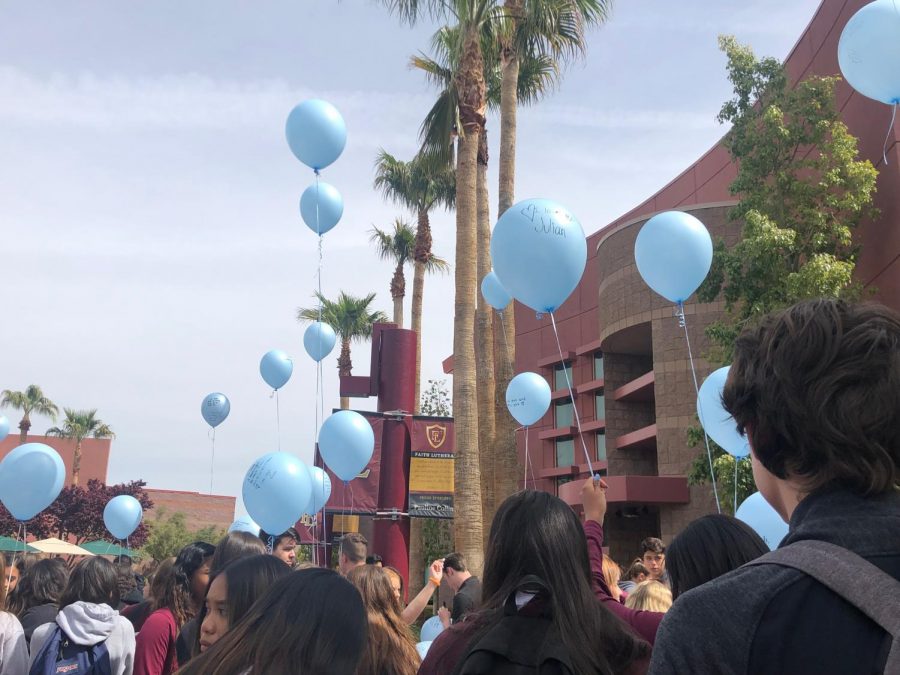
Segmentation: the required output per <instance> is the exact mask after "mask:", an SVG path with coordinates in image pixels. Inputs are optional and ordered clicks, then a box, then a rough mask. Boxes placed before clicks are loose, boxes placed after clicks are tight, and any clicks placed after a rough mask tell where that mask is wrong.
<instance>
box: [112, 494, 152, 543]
mask: <svg viewBox="0 0 900 675" xmlns="http://www.w3.org/2000/svg"><path fill="white" fill-rule="evenodd" d="M143 516H144V509H142V508H141V503H140V502H139V501H138V500H137V499H135V498H134V497H132V496H131V495H119V496H118V497H113V498H112V499H110V500H109V501H108V502H107V504H106V508H104V509H103V524H104V525H106V529H107V530H109V532H110V534H112V536H114V537H115V538H116V539H127V538H128V537H130V536H131V533H132V532H134V531H135V530H136V529H137V528H138V525H140V524H141V518H143Z"/></svg>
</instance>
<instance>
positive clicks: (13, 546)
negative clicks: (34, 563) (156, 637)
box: [0, 537, 38, 553]
mask: <svg viewBox="0 0 900 675" xmlns="http://www.w3.org/2000/svg"><path fill="white" fill-rule="evenodd" d="M23 546H24V549H23ZM23 550H24V551H25V552H26V553H37V552H38V550H37V549H36V548H33V547H31V546H28V545H27V544H23V543H22V540H21V539H13V538H12V537H0V551H4V552H8V553H14V552H16V551H18V552H19V553H21V552H22V551H23Z"/></svg>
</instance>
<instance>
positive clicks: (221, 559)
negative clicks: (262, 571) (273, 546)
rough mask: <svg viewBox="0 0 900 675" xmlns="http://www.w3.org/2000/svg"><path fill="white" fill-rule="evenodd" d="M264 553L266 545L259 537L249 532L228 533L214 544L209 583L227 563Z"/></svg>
mask: <svg viewBox="0 0 900 675" xmlns="http://www.w3.org/2000/svg"><path fill="white" fill-rule="evenodd" d="M265 552H266V545H265V544H264V543H263V542H262V540H261V539H260V538H259V537H257V536H255V535H253V534H251V533H250V532H229V533H228V534H226V535H225V536H224V537H222V538H221V539H220V540H219V543H218V544H216V552H215V553H214V554H213V557H212V561H211V562H210V563H209V575H210V581H212V577H213V576H215V575H216V574H218V573H219V572H221V571H222V570H223V569H225V568H226V567H227V566H228V565H229V563H232V562H234V561H235V560H239V559H241V558H246V557H248V556H256V555H262V554H263V553H265ZM282 564H284V563H282Z"/></svg>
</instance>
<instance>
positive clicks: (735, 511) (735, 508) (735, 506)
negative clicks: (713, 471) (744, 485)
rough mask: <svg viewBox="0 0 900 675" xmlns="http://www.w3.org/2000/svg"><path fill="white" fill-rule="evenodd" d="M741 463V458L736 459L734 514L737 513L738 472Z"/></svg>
mask: <svg viewBox="0 0 900 675" xmlns="http://www.w3.org/2000/svg"><path fill="white" fill-rule="evenodd" d="M740 461H741V458H740V457H735V458H734V513H737V473H738V472H737V470H738V462H740Z"/></svg>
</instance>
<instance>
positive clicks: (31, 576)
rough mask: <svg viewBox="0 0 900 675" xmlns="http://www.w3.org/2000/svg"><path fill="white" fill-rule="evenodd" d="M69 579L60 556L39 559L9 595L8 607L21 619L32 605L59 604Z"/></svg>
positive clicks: (67, 571) (26, 571)
mask: <svg viewBox="0 0 900 675" xmlns="http://www.w3.org/2000/svg"><path fill="white" fill-rule="evenodd" d="M68 579H69V570H68V569H66V564H65V563H64V562H63V561H62V560H60V559H59V558H51V559H49V560H38V561H37V562H36V563H34V564H33V565H31V566H30V567H29V568H28V569H27V570H25V574H23V575H22V577H21V578H20V579H19V583H18V584H16V589H15V590H14V591H13V592H12V594H11V595H10V597H9V604H8V607H7V609H8V610H9V611H10V612H12V613H14V614H16V615H17V616H18V617H19V618H20V619H21V618H22V615H23V614H25V612H26V611H27V610H29V609H31V608H32V607H37V606H38V605H46V604H54V605H58V604H59V598H60V596H61V595H62V593H63V591H64V590H65V588H66V582H67V581H68Z"/></svg>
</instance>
